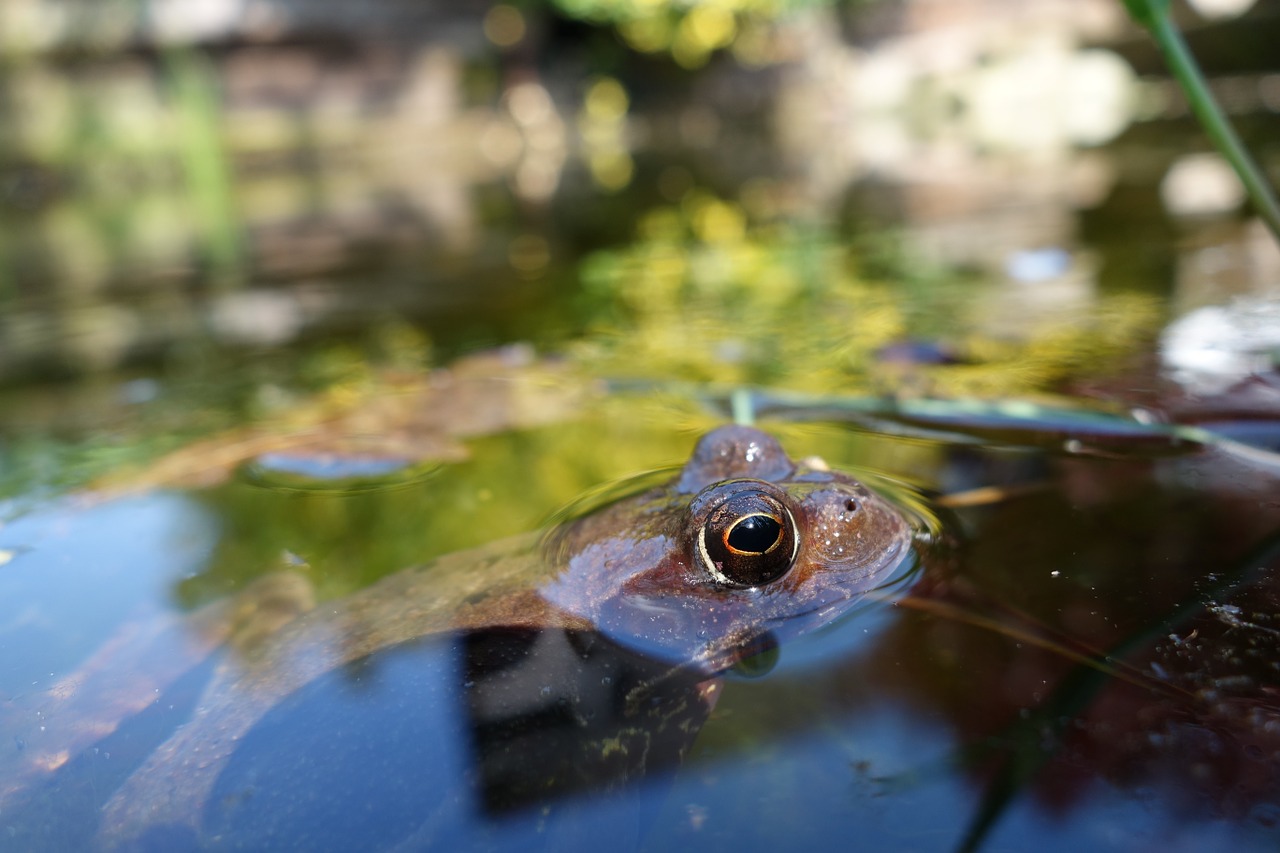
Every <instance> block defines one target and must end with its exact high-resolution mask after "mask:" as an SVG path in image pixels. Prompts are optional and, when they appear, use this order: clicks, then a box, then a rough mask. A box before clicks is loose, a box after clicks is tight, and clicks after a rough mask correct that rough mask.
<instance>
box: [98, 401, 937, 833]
mask: <svg viewBox="0 0 1280 853" xmlns="http://www.w3.org/2000/svg"><path fill="white" fill-rule="evenodd" d="M911 539H912V529H911V527H910V526H909V525H908V523H907V522H906V521H905V520H904V518H903V516H902V515H901V514H900V513H899V512H898V511H897V510H896V509H895V508H894V507H893V506H892V505H890V504H889V503H887V502H886V501H885V500H883V499H882V498H880V497H879V496H877V495H876V494H874V493H873V492H871V491H870V490H869V489H867V488H866V487H865V486H864V485H862V484H861V483H859V482H857V481H856V480H854V479H852V478H851V477H848V476H846V475H844V474H841V473H838V472H834V471H829V470H827V469H826V466H825V465H823V464H822V463H821V462H820V461H819V460H807V461H805V462H801V463H799V464H797V463H795V462H793V461H792V460H791V459H790V458H788V456H787V455H786V453H785V452H784V451H783V450H782V448H781V446H780V445H779V444H778V443H777V441H776V440H775V439H773V438H772V437H771V436H769V435H767V434H766V433H763V432H760V431H759V430H756V429H752V428H749V427H742V426H726V427H722V428H719V429H717V430H715V431H713V432H711V433H709V434H707V435H706V436H704V437H703V438H702V439H701V441H700V442H699V443H698V445H697V448H696V449H695V451H694V454H693V456H692V458H691V459H690V460H689V461H688V463H686V465H685V466H684V467H683V469H681V471H680V473H679V475H678V476H677V477H676V478H675V479H674V480H673V481H672V482H670V483H667V484H665V485H662V486H659V487H656V488H652V489H649V490H647V491H644V492H642V493H640V494H637V495H634V496H632V497H629V498H625V499H622V500H619V501H617V502H615V503H613V504H611V505H609V506H607V507H605V508H603V509H599V510H597V511H595V512H592V513H590V514H588V515H585V516H583V517H580V518H578V519H576V520H572V521H569V522H567V523H566V524H564V525H562V526H560V527H559V528H557V529H556V530H554V531H552V532H551V534H550V535H548V536H547V537H545V539H543V540H542V541H541V542H540V543H531V542H530V541H529V540H528V539H517V540H513V541H510V542H507V543H500V544H499V545H497V546H491V547H489V548H486V549H481V550H478V551H475V552H464V553H459V554H454V555H450V556H446V557H443V558H441V559H439V560H436V561H434V562H432V563H430V564H428V565H426V566H423V567H420V568H416V569H410V570H406V571H404V572H401V573H399V574H396V575H392V576H390V577H388V578H386V579H384V580H382V581H380V582H379V583H377V584H375V585H373V586H371V587H369V588H368V589H366V590H364V591H362V592H360V593H357V594H355V595H353V596H351V597H349V598H348V599H345V600H344V601H340V602H334V603H330V604H326V605H325V606H322V607H321V608H319V609H317V610H315V611H312V612H311V613H309V614H307V615H304V616H302V617H300V618H298V619H297V620H295V621H294V622H292V623H290V624H288V625H286V626H285V627H283V628H282V629H280V630H279V631H277V632H276V633H275V634H273V635H271V636H269V637H268V638H266V639H265V640H264V641H263V643H262V644H261V646H260V647H259V648H257V649H256V650H255V652H254V654H253V655H252V660H250V661H247V662H246V660H244V659H242V658H238V657H236V656H233V655H227V656H225V657H224V658H223V659H222V660H221V661H220V663H219V664H218V666H217V668H216V670H215V672H214V674H213V676H212V678H211V680H210V682H209V684H208V685H207V686H206V687H205V688H204V691H203V694H202V696H201V698H200V700H199V701H198V703H197V706H196V710H195V712H194V713H193V715H192V718H191V719H190V720H189V721H188V722H186V723H185V724H184V725H183V726H182V727H181V728H179V729H178V730H177V731H176V732H175V733H174V734H173V735H172V736H170V737H169V738H168V740H167V741H165V742H164V743H163V744H161V745H160V747H159V748H158V749H156V750H155V751H154V752H153V753H152V754H151V755H150V756H149V757H148V758H147V759H146V760H145V761H144V762H143V763H142V765H141V767H140V768H139V769H138V770H136V771H135V772H134V773H133V774H132V775H131V776H129V777H128V778H127V779H126V780H124V783H123V784H122V785H121V787H120V788H119V790H117V791H116V792H115V793H114V795H113V796H112V797H111V798H110V799H109V800H108V801H107V802H106V803H105V806H104V809H103V823H102V833H103V838H104V839H105V842H104V843H105V846H107V847H111V846H115V845H119V844H122V843H123V844H125V845H126V846H128V842H129V839H131V838H138V837H140V836H142V835H143V834H145V833H146V832H147V831H148V828H149V827H154V826H156V825H166V826H174V825H178V826H184V825H185V826H187V827H191V828H193V829H194V828H195V827H194V824H196V823H198V821H199V817H198V815H199V813H200V810H201V806H202V804H203V803H206V802H207V801H208V800H209V799H210V797H211V795H213V794H214V793H215V792H216V791H218V790H219V789H218V788H217V782H218V777H219V774H220V773H222V772H223V771H224V770H225V768H226V767H227V765H228V762H229V761H231V760H232V757H233V754H235V753H236V752H237V750H240V749H242V747H244V746H246V745H247V744H248V743H250V742H251V740H250V739H249V738H247V737H246V735H248V734H250V733H251V730H253V729H254V727H255V726H257V725H258V724H259V723H260V721H262V720H263V719H264V718H266V717H268V715H270V714H271V712H272V711H273V709H275V708H276V707H277V706H280V705H281V704H282V703H283V702H284V701H285V700H286V698H287V697H289V696H290V695H292V694H298V693H300V692H302V691H303V689H304V688H306V687H307V685H309V684H310V683H312V682H315V681H317V680H319V679H321V678H322V677H324V676H325V675H326V674H327V673H331V672H333V671H334V670H338V669H339V668H344V667H345V668H348V669H349V668H350V667H351V666H352V665H353V664H354V662H358V661H360V660H363V659H367V658H369V657H370V656H372V655H375V654H377V653H379V652H380V650H386V649H388V648H392V647H397V646H399V645H402V644H405V643H409V642H411V641H413V640H415V639H417V638H421V637H424V636H426V635H428V634H432V633H436V632H441V631H451V632H476V631H483V630H491V629H493V628H495V627H501V628H502V629H503V630H506V631H521V630H529V631H533V630H536V631H547V630H559V631H565V632H577V633H581V632H591V634H592V635H593V636H602V637H604V638H606V639H607V641H608V642H609V643H611V644H616V645H617V646H618V647H621V648H623V649H625V650H627V652H628V653H638V654H640V655H643V656H645V658H646V659H650V660H658V661H661V662H662V668H665V670H667V671H679V672H683V673H689V674H692V678H693V683H699V684H702V685H713V684H715V683H716V682H714V681H712V680H711V679H712V677H713V676H715V675H716V674H718V673H720V672H722V671H724V670H725V669H727V668H729V667H731V666H733V665H734V664H735V663H737V662H738V661H739V660H740V659H741V658H743V657H744V656H745V655H748V654H750V653H752V650H753V649H757V648H758V647H759V643H760V642H761V641H762V640H766V641H772V640H783V639H785V638H787V637H790V636H794V635H795V634H797V633H801V632H803V631H806V630H809V629H812V628H815V627H818V626H821V625H824V624H826V623H828V622H830V621H831V620H832V619H834V618H835V617H836V616H838V615H839V614H841V613H843V612H845V611H846V610H847V609H848V608H849V606H850V605H851V604H852V603H853V602H855V601H856V600H857V599H858V598H859V597H860V596H861V595H862V594H863V593H864V592H866V591H867V590H868V589H870V588H871V587H873V586H875V585H877V584H878V583H880V582H882V581H883V580H884V579H885V577H886V576H888V575H889V574H890V573H892V572H893V570H894V569H895V568H897V567H899V566H901V565H902V564H903V563H904V561H906V560H908V559H909V554H910V544H911ZM575 635H576V634H575ZM660 670H661V668H660ZM660 670H655V672H657V671H660ZM655 677H656V676H655ZM714 689H715V688H714V687H710V688H707V687H705V686H704V687H703V688H702V690H703V693H702V694H701V695H702V698H704V699H709V698H710V693H709V692H708V691H710V692H713V691H714ZM407 746H409V745H407ZM195 831H196V832H197V833H199V830H198V829H196V830H195Z"/></svg>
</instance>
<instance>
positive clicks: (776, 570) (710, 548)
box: [690, 479, 800, 587]
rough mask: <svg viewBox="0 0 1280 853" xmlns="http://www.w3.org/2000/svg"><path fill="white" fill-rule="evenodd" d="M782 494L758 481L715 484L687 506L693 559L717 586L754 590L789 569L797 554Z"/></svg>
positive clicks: (792, 519) (791, 519)
mask: <svg viewBox="0 0 1280 853" xmlns="http://www.w3.org/2000/svg"><path fill="white" fill-rule="evenodd" d="M787 501H788V498H787V496H786V493H785V492H784V491H783V490H782V489H780V488H779V487H778V486H776V485H774V484H773V483H768V482H765V481H764V480H754V479H744V480H730V481H728V482H724V483H716V484H715V485H712V486H710V487H708V488H707V489H705V490H704V491H703V493H702V494H700V495H698V497H697V498H696V499H695V500H694V501H693V503H692V505H691V507H690V508H691V510H692V512H693V513H694V518H695V519H697V518H698V517H699V516H702V517H703V518H702V521H701V524H700V525H699V527H698V539H697V543H698V550H697V553H698V557H699V559H700V560H701V562H702V565H703V568H705V569H706V570H707V572H708V573H709V574H710V575H711V577H712V578H714V579H715V580H716V582H717V583H721V584H724V585H725V586H730V587H756V586H762V585H764V584H768V583H772V582H773V581H776V580H778V579H779V578H781V577H783V576H784V575H785V574H786V573H787V572H789V571H790V570H791V566H792V565H793V564H794V563H795V559H796V553H797V552H798V550H799V546H800V540H799V537H798V536H797V534H796V520H795V516H794V515H793V514H792V512H791V509H790V508H788V506H787Z"/></svg>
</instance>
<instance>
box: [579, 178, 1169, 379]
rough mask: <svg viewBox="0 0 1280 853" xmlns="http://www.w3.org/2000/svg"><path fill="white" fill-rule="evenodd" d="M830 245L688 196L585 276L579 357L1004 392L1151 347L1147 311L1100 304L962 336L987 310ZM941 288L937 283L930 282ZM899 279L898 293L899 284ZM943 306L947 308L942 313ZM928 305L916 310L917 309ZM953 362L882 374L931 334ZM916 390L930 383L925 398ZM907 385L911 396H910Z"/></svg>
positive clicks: (647, 221)
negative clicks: (1004, 330)
mask: <svg viewBox="0 0 1280 853" xmlns="http://www.w3.org/2000/svg"><path fill="white" fill-rule="evenodd" d="M857 262H858V259H857V258H856V257H853V256H851V253H850V252H849V251H848V250H847V249H845V248H844V247H843V246H842V245H841V244H840V243H838V242H837V241H836V240H834V239H833V238H832V237H831V236H830V235H829V234H826V233H824V232H821V231H815V230H806V229H803V228H799V227H797V226H795V225H789V224H785V223H781V222H766V223H763V224H759V225H752V224H751V223H750V222H749V221H748V216H747V214H746V213H745V211H744V209H743V208H742V207H741V206H739V205H736V204H733V203H728V202H725V201H722V200H719V199H716V198H714V197H711V196H709V195H706V194H701V193H692V194H690V195H689V196H688V197H687V198H686V199H685V201H684V202H683V203H682V204H681V205H680V206H678V207H669V208H662V209H659V210H655V211H653V212H651V213H649V214H648V215H647V216H646V217H644V219H643V221H642V223H641V227H640V239H639V241H638V242H636V243H635V244H633V245H632V246H631V247H629V248H627V249H625V250H622V251H612V252H603V253H599V254H597V255H595V256H594V257H592V258H590V259H589V260H588V261H587V262H586V264H585V265H584V268H583V269H584V272H583V276H584V281H585V288H586V290H587V292H588V294H589V295H590V297H592V298H594V299H595V300H597V302H598V308H597V312H596V316H597V317H598V318H599V319H598V321H597V328H596V329H595V332H596V334H595V335H593V336H589V337H588V338H587V340H586V341H584V342H583V343H581V344H580V345H579V348H578V350H577V352H578V355H579V356H580V358H581V359H582V360H583V361H584V362H586V363H588V364H590V365H591V366H592V369H593V370H596V371H598V372H602V373H604V374H606V375H614V376H628V377H644V378H651V379H675V380H685V381H694V382H717V383H731V384H738V383H748V384H763V385H774V386H780V387H786V388H789V389H793V390H808V391H816V392H821V393H849V392H854V393H859V392H864V393H865V392H868V391H876V390H882V389H884V388H888V389H889V390H894V391H898V390H902V386H903V380H904V379H907V380H911V381H912V382H914V386H913V387H915V388H916V390H925V391H930V392H937V393H952V394H955V393H980V394H989V395H1002V394H1012V393H1025V392H1028V391H1035V390H1043V389H1047V388H1050V387H1051V386H1052V385H1054V384H1055V383H1059V382H1061V381H1063V380H1065V379H1068V378H1070V377H1071V376H1074V375H1079V374H1080V373H1081V372H1086V371H1087V372H1094V373H1096V372H1105V371H1106V370H1108V369H1109V368H1113V367H1115V366H1116V365H1117V360H1118V359H1121V358H1123V357H1124V356H1126V355H1128V354H1130V353H1132V352H1133V351H1134V350H1135V348H1136V347H1138V346H1139V345H1140V344H1141V343H1142V342H1143V341H1145V340H1147V339H1149V337H1150V335H1151V334H1152V333H1153V332H1154V330H1155V326H1156V320H1157V318H1156V312H1155V309H1154V306H1153V304H1152V303H1151V302H1150V301H1149V300H1147V299H1145V298H1143V297H1135V296H1113V297H1107V298H1103V299H1101V300H1099V302H1098V303H1097V305H1096V306H1095V307H1094V308H1093V309H1092V311H1091V312H1089V313H1088V315H1087V316H1083V317H1082V316H1079V315H1074V316H1071V317H1064V318H1062V319H1061V320H1060V321H1058V322H1054V323H1046V324H1045V325H1044V326H1043V327H1038V328H1030V329H1027V330H1026V331H1027V332H1028V334H1026V335H1025V336H1024V337H1023V338H1022V339H1020V340H1016V341H1015V340H1002V339H996V338H993V337H991V336H983V335H980V334H977V333H974V332H973V331H971V330H972V329H973V328H975V327H977V326H978V325H979V323H978V320H980V319H981V318H980V317H977V316H966V315H965V312H966V311H967V312H970V314H971V315H972V314H973V313H976V312H978V311H980V310H981V307H980V306H981V303H982V300H980V299H974V298H972V297H974V296H975V295H980V294H975V293H973V292H972V289H973V288H974V287H979V286H982V285H981V283H980V282H972V283H969V284H967V285H966V286H967V287H968V288H969V292H968V293H967V296H968V297H969V298H967V299H960V298H957V294H956V292H955V290H956V287H959V286H961V285H962V284H964V283H963V282H961V283H960V284H957V285H955V286H947V287H937V286H929V287H916V286H912V285H911V284H910V277H906V278H904V279H902V280H898V281H894V282H892V283H875V282H871V281H868V280H866V279H864V278H861V277H860V276H859V275H858V274H857V273H856V272H855V270H856V268H857V266H858V263H857ZM922 280H927V281H930V282H933V283H935V284H936V274H928V275H926V276H924V279H922ZM904 281H905V282H907V283H906V284H905V285H904V284H903V282H904ZM939 301H940V302H941V304H938V303H939ZM922 303H923V304H922ZM940 309H941V310H945V311H946V313H947V317H946V328H947V334H946V338H945V340H944V341H942V342H943V343H945V344H947V345H948V347H949V348H951V349H953V350H955V352H956V353H957V355H958V358H957V359H956V361H957V362H958V363H953V364H946V365H932V366H927V367H925V366H921V367H915V368H912V371H913V372H912V373H911V375H909V376H906V377H904V376H903V374H902V372H901V371H900V370H896V371H895V370H894V369H893V368H891V366H890V365H886V364H883V363H881V358H880V353H881V352H882V351H883V348H884V347H886V346H887V345H889V344H892V343H895V342H898V341H902V340H909V339H912V338H914V337H918V336H921V335H932V336H936V335H937V331H938V323H937V322H936V320H937V315H938V313H939V310H940ZM921 382H923V383H924V387H923V388H920V387H919V386H920V384H921ZM908 390H911V389H910V388H908Z"/></svg>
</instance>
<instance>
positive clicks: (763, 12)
mask: <svg viewBox="0 0 1280 853" xmlns="http://www.w3.org/2000/svg"><path fill="white" fill-rule="evenodd" d="M553 2H554V3H555V5H556V7H557V8H558V9H560V11H561V12H563V13H564V14H566V15H569V16H570V17H573V18H578V19H581V20H584V21H589V22H591V23H596V24H610V25H613V26H614V27H616V28H617V30H618V32H619V33H620V34H621V36H622V38H623V39H624V40H625V41H626V43H627V44H628V45H630V46H631V47H632V48H634V49H635V50H638V51H641V52H643V53H669V54H670V55H671V57H672V58H673V59H674V60H675V61H676V62H677V63H679V64H680V65H682V66H684V67H685V68H697V67H699V66H701V65H703V64H705V63H706V61H707V60H708V58H710V56H711V54H712V53H714V52H715V51H717V50H720V49H722V48H728V49H730V50H732V51H733V53H734V55H735V56H736V57H737V58H738V59H739V60H740V61H742V62H744V63H747V64H753V65H754V64H764V63H767V62H768V61H770V58H771V57H770V52H769V44H768V27H769V25H771V24H772V23H773V22H775V21H776V20H778V19H779V18H781V17H783V16H785V15H787V14H788V13H791V12H794V11H796V10H798V9H804V8H808V7H813V6H826V5H830V3H829V2H828V0H553Z"/></svg>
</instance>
